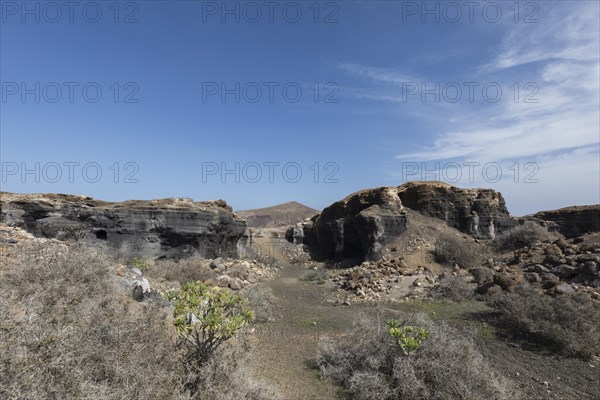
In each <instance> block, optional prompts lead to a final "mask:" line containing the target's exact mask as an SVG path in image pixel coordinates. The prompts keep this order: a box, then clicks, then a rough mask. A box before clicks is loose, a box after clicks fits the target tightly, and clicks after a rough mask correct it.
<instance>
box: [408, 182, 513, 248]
mask: <svg viewBox="0 0 600 400" xmlns="http://www.w3.org/2000/svg"><path fill="white" fill-rule="evenodd" d="M398 191H399V196H400V199H401V200H402V204H404V206H405V207H408V208H410V209H412V210H415V211H418V212H420V213H421V214H424V215H427V216H430V217H434V218H438V219H441V220H444V221H446V223H447V224H448V226H451V227H453V228H456V229H458V230H460V231H462V232H465V233H469V234H471V235H473V236H474V237H476V238H479V239H492V238H494V237H495V235H496V234H498V233H500V232H504V231H506V230H508V229H510V228H512V227H514V226H515V225H516V224H517V222H516V220H515V219H514V218H512V217H510V215H509V213H508V209H507V208H506V202H505V201H504V198H503V197H502V194H500V193H498V192H496V191H495V190H492V189H460V188H457V187H454V186H452V185H448V184H446V183H441V182H409V183H406V184H404V185H402V186H399V187H398Z"/></svg>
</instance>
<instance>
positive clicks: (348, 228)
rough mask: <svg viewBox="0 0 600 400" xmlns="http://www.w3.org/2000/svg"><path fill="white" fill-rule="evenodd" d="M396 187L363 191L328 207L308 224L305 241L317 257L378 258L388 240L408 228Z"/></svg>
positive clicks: (304, 233) (304, 234) (304, 235)
mask: <svg viewBox="0 0 600 400" xmlns="http://www.w3.org/2000/svg"><path fill="white" fill-rule="evenodd" d="M406 223H407V219H406V212H405V211H404V208H403V206H402V203H401V201H400V197H398V193H397V191H396V190H394V188H379V189H371V190H363V191H360V192H357V193H354V194H351V195H350V196H348V197H346V198H345V199H343V200H341V201H338V202H336V203H334V204H332V205H331V206H329V207H327V208H325V209H324V210H323V212H322V213H321V214H319V215H317V216H315V217H313V218H312V220H311V223H310V224H305V225H304V228H303V230H304V232H303V235H300V236H303V237H304V243H305V244H307V245H308V246H309V247H310V249H311V252H312V253H313V255H314V256H316V257H317V258H324V259H349V258H363V259H378V258H379V257H380V256H381V251H382V250H383V248H384V246H385V245H386V244H387V242H388V240H389V239H391V238H393V237H395V236H398V235H400V234H401V233H402V232H404V231H405V230H406Z"/></svg>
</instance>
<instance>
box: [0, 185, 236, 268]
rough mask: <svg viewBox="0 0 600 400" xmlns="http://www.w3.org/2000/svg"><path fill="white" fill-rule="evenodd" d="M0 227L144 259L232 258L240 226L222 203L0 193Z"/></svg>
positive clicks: (227, 207)
mask: <svg viewBox="0 0 600 400" xmlns="http://www.w3.org/2000/svg"><path fill="white" fill-rule="evenodd" d="M0 222H2V223H5V224H7V225H12V226H18V227H21V228H23V229H26V230H27V231H29V232H31V233H32V234H34V235H36V236H41V237H52V238H58V239H75V238H86V239H88V240H105V241H108V242H109V243H111V244H112V245H114V246H115V248H116V249H124V248H125V249H127V251H130V252H135V253H139V254H143V255H144V256H146V257H156V258H158V257H176V258H177V257H185V256H189V255H193V254H197V255H200V256H203V257H206V258H215V257H219V256H223V257H235V256H236V244H237V241H238V239H239V238H240V237H241V236H242V235H243V234H244V230H245V228H246V224H245V221H243V220H242V219H239V218H237V217H235V215H234V214H233V212H232V210H231V207H229V206H228V205H227V204H226V203H225V202H224V201H221V200H219V201H209V202H194V201H192V200H190V199H161V200H147V201H146V200H144V201H142V200H139V201H138V200H132V201H125V202H122V203H110V202H105V201H100V200H95V199H92V198H91V197H86V196H71V195H57V194H41V195H38V194H36V195H22V194H12V193H5V192H2V193H0Z"/></svg>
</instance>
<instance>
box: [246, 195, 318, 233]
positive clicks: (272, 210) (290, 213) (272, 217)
mask: <svg viewBox="0 0 600 400" xmlns="http://www.w3.org/2000/svg"><path fill="white" fill-rule="evenodd" d="M235 213H236V214H237V215H238V216H239V217H241V218H244V219H245V220H246V222H247V224H248V227H252V228H279V227H284V226H291V225H294V224H296V223H298V222H300V221H302V220H304V219H306V218H310V217H312V216H313V215H316V214H318V213H319V211H317V210H315V209H313V208H310V207H307V206H305V205H304V204H300V203H298V202H297V201H290V202H288V203H283V204H279V205H276V206H272V207H265V208H257V209H255V210H242V211H236V212H235Z"/></svg>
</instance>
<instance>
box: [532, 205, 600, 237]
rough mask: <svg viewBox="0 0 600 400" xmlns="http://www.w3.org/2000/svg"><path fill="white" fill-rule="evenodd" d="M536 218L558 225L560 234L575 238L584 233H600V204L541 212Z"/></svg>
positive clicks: (535, 215)
mask: <svg viewBox="0 0 600 400" xmlns="http://www.w3.org/2000/svg"><path fill="white" fill-rule="evenodd" d="M533 217H534V218H537V219H541V220H544V221H549V222H553V223H554V224H556V226H557V229H558V231H559V232H560V233H562V234H563V235H565V236H566V237H567V238H573V237H577V236H580V235H583V234H584V233H591V232H600V204H596V205H591V206H574V207H566V208H561V209H559V210H551V211H540V212H538V213H536V214H534V215H533Z"/></svg>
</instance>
